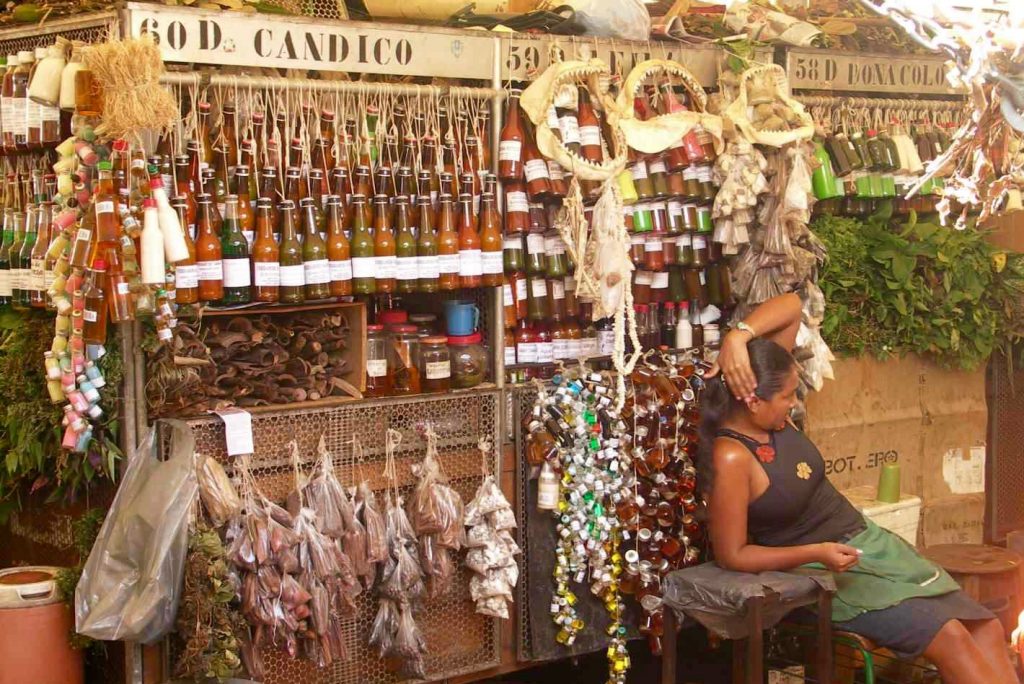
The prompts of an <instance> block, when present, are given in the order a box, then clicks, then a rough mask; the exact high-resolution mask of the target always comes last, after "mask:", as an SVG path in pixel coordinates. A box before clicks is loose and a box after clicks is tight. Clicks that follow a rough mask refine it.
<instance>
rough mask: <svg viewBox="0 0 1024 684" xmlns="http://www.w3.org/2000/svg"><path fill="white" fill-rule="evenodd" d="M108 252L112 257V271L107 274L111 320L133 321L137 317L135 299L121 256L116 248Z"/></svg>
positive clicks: (120, 321) (117, 321)
mask: <svg viewBox="0 0 1024 684" xmlns="http://www.w3.org/2000/svg"><path fill="white" fill-rule="evenodd" d="M107 254H108V257H109V258H110V272H109V273H108V275H107V278H108V280H107V283H108V285H109V288H110V291H109V292H108V293H107V298H108V301H109V302H110V320H111V321H112V322H114V323H124V322H125V321H131V320H133V319H134V318H135V300H134V298H133V297H132V293H131V287H130V286H129V285H128V278H127V277H126V276H125V274H124V266H123V265H122V263H121V256H120V254H119V253H118V250H116V249H112V250H110V251H109V252H108V253H107Z"/></svg>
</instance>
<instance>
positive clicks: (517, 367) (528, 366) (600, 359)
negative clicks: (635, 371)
mask: <svg viewBox="0 0 1024 684" xmlns="http://www.w3.org/2000/svg"><path fill="white" fill-rule="evenodd" d="M687 351H693V349H665V350H664V353H666V354H681V353H683V352H687ZM627 356H628V354H627ZM611 360H612V357H611V356H609V355H603V356H590V357H587V358H585V359H559V360H558V361H552V362H551V363H516V364H513V365H506V366H505V371H506V372H508V371H521V370H536V369H538V368H552V367H556V366H557V365H558V363H559V362H560V363H561V364H562V365H563V366H566V367H569V366H574V365H576V363H577V361H583V362H584V363H609V362H611Z"/></svg>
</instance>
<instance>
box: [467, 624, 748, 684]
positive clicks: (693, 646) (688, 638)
mask: <svg viewBox="0 0 1024 684" xmlns="http://www.w3.org/2000/svg"><path fill="white" fill-rule="evenodd" d="M678 643H679V661H678V669H677V672H678V673H679V678H678V684H730V682H731V681H732V679H731V672H732V670H731V662H732V661H731V653H732V652H731V650H730V647H729V644H723V645H722V646H721V648H711V647H709V645H708V640H707V635H706V632H704V630H703V629H689V630H684V631H683V632H681V633H680V634H679V642H678ZM629 654H630V660H631V661H632V667H631V669H630V672H629V676H628V678H627V683H628V684H641V683H642V684H657V683H658V682H660V681H661V658H660V657H659V658H656V657H654V656H652V655H651V653H650V650H649V649H648V648H647V642H646V641H634V642H631V643H630V645H629ZM607 675H608V662H607V661H606V660H605V654H604V652H603V651H602V652H599V653H590V654H587V655H583V656H579V657H578V658H573V659H568V660H559V661H555V662H553V663H548V664H545V665H538V666H537V667H534V668H530V669H528V670H522V671H520V672H515V673H512V674H508V675H504V676H502V677H496V678H493V679H490V680H487V681H490V682H495V683H501V684H602V683H603V682H605V681H606V680H607Z"/></svg>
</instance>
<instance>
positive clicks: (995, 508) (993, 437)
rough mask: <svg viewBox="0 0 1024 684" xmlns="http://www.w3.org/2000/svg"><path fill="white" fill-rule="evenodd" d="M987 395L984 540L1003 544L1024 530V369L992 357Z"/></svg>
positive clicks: (998, 357)
mask: <svg viewBox="0 0 1024 684" xmlns="http://www.w3.org/2000/svg"><path fill="white" fill-rule="evenodd" d="M1015 353H1016V351H1015ZM1015 361H1019V358H1018V359H1015ZM987 394H988V422H989V425H988V445H989V446H988V457H987V459H986V464H985V471H986V472H985V493H986V507H987V509H988V510H987V512H986V515H985V537H986V539H987V540H989V541H1002V540H1003V539H1004V538H1005V537H1006V533H1007V532H1012V531H1014V530H1019V529H1024V497H1022V496H1021V494H1020V493H1021V492H1022V491H1024V370H1022V369H1020V367H1019V364H1018V365H1017V366H1016V370H1014V366H1011V365H1010V363H1009V362H1008V361H1007V359H1006V357H1005V356H1003V355H1001V354H996V355H993V356H992V361H991V363H990V364H989V368H988V389H987Z"/></svg>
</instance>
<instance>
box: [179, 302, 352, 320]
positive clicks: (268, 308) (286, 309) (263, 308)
mask: <svg viewBox="0 0 1024 684" xmlns="http://www.w3.org/2000/svg"><path fill="white" fill-rule="evenodd" d="M361 304H362V303H361V302H356V301H342V300H334V299H321V300H317V301H313V302H305V303H303V304H266V303H264V302H253V303H252V304H240V305H238V306H231V307H214V306H211V305H209V304H207V305H203V304H183V305H182V306H181V307H180V308H179V309H178V312H179V316H180V315H182V314H183V313H184V314H185V315H190V316H198V315H200V314H201V315H202V316H203V317H206V316H261V315H263V314H285V313H297V312H302V311H326V310H328V309H344V308H348V307H351V306H359V305H361Z"/></svg>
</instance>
